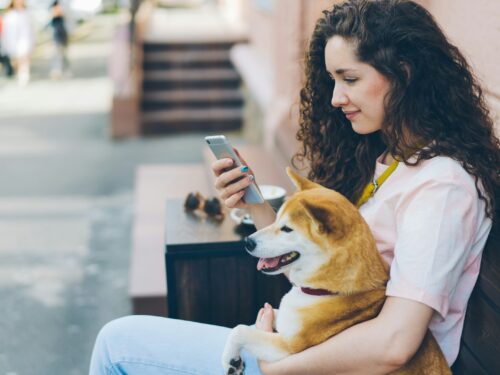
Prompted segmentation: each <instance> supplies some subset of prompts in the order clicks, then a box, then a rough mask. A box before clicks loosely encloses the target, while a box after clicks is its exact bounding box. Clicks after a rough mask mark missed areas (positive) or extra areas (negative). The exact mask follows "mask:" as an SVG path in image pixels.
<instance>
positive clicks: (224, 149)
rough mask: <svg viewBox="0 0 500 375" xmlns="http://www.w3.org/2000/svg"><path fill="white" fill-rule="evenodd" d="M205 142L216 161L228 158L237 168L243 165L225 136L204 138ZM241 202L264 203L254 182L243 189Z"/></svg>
mask: <svg viewBox="0 0 500 375" xmlns="http://www.w3.org/2000/svg"><path fill="white" fill-rule="evenodd" d="M205 141H206V142H207V144H208V147H210V149H211V150H212V152H213V153H214V155H215V157H216V158H217V159H224V158H229V159H233V161H234V164H235V165H236V166H237V167H241V166H242V165H243V163H242V162H241V160H240V158H239V157H238V155H236V152H234V149H233V146H231V144H230V143H229V142H228V141H227V139H226V137H225V136H223V135H212V136H209V137H205ZM243 200H244V201H245V203H248V204H259V203H264V198H262V195H261V194H260V191H259V189H258V188H257V185H256V184H255V182H253V183H252V184H251V185H249V186H248V187H247V188H246V189H245V195H243Z"/></svg>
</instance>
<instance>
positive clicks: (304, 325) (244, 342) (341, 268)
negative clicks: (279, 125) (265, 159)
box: [223, 169, 451, 374]
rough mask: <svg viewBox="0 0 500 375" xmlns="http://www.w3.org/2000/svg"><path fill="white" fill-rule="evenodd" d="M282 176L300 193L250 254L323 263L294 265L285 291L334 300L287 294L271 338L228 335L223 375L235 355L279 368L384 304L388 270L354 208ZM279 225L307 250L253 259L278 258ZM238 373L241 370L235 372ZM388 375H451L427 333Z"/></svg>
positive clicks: (258, 236)
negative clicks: (243, 353) (319, 292)
mask: <svg viewBox="0 0 500 375" xmlns="http://www.w3.org/2000/svg"><path fill="white" fill-rule="evenodd" d="M287 173H288V175H289V176H290V178H291V180H292V181H293V182H294V184H295V185H296V186H297V188H298V189H299V190H298V191H297V192H296V193H295V194H294V195H293V196H292V197H290V198H289V199H288V200H287V201H286V202H285V204H284V205H283V207H282V208H281V209H280V211H279V212H278V216H277V219H276V221H275V223H274V224H272V225H271V226H269V227H267V228H264V229H262V230H260V231H258V232H256V233H255V234H253V235H252V236H250V237H251V238H254V239H255V240H256V243H257V246H256V249H255V253H252V254H253V255H254V256H259V257H260V256H264V257H266V258H267V257H274V256H276V255H282V254H286V253H288V252H290V251H298V252H299V253H300V254H301V257H306V256H308V255H310V256H314V259H320V260H322V261H321V263H318V266H317V267H316V268H311V267H314V259H313V261H311V259H310V258H308V260H307V262H306V261H305V260H304V261H303V263H302V264H301V263H300V261H301V259H300V258H299V259H298V260H297V261H296V262H294V263H292V264H290V265H288V266H286V267H288V269H287V271H286V272H287V276H289V278H290V281H291V282H292V283H296V284H299V282H300V285H298V286H299V287H308V288H314V289H325V290H329V291H331V292H332V293H334V294H335V295H332V296H305V295H302V294H301V293H302V292H300V290H299V289H297V288H293V289H292V291H291V292H290V293H288V294H287V295H285V297H283V300H282V302H281V305H280V309H279V312H278V318H277V325H276V326H277V329H278V331H279V332H278V333H269V332H262V331H258V330H252V331H251V332H250V331H248V330H247V328H248V327H246V328H241V327H242V326H238V327H237V328H235V330H233V332H232V333H231V334H230V337H229V339H228V343H227V344H226V348H225V351H224V355H223V365H224V368H225V370H226V373H227V371H228V368H229V367H228V366H227V363H228V362H229V359H231V358H235V356H237V355H238V353H239V350H240V349H242V348H245V349H247V350H249V351H250V352H251V353H252V354H254V355H256V356H257V357H258V358H261V359H265V360H272V361H275V360H279V359H282V358H284V357H285V356H287V355H289V354H293V353H297V352H300V351H302V350H304V349H307V348H308V347H311V346H313V345H317V344H319V343H321V342H323V341H325V340H327V339H328V338H330V337H332V336H334V335H336V334H338V333H339V332H341V331H343V330H345V329H347V328H349V327H351V326H353V325H355V324H358V323H360V322H363V321H366V320H369V319H372V318H374V317H376V316H377V315H378V314H379V312H380V310H381V309H382V306H383V304H384V301H385V285H386V283H387V280H388V266H387V265H386V264H385V263H384V261H383V260H382V258H381V256H380V254H379V252H378V251H377V248H376V245H375V240H374V238H373V236H372V234H371V232H370V229H369V227H368V225H367V224H366V222H365V221H364V219H363V218H362V216H361V215H360V214H359V212H358V210H357V208H356V207H354V206H353V205H352V204H351V203H350V202H349V201H348V200H347V199H346V198H344V197H343V196H342V195H340V194H339V193H337V192H335V191H333V190H329V189H326V188H324V187H321V186H320V185H318V184H315V183H314V182H311V181H309V180H307V179H305V178H303V177H301V176H299V175H298V174H296V173H295V172H293V171H292V170H291V169H287ZM283 225H286V226H289V227H291V228H293V232H294V233H296V234H295V235H296V236H298V237H294V238H297V239H298V242H300V240H301V239H303V240H304V241H305V243H308V244H309V247H308V248H306V249H302V248H301V249H296V248H294V246H295V245H294V244H291V245H290V246H291V248H290V249H289V250H286V251H283V252H282V253H281V254H269V255H259V254H258V253H259V252H263V253H265V254H267V253H273V252H275V251H278V250H276V249H275V248H279V245H280V244H283V243H285V244H288V242H287V241H288V240H287V238H289V237H286V234H284V233H283V231H282V230H281V228H282V226H283ZM273 241H274V242H273ZM287 246H288V245H287ZM297 246H300V243H299V244H298V245H297ZM318 249H319V250H318ZM315 251H316V252H315ZM311 254H313V255H311ZM314 254H316V255H314ZM318 256H319V258H318ZM311 263H313V264H312V265H311ZM277 272H278V271H277ZM233 370H234V369H233ZM242 373H243V372H242V370H241V371H240V370H238V371H236V372H234V374H242ZM394 373H395V374H451V371H450V369H449V368H448V366H447V363H446V360H445V358H444V356H443V354H442V353H441V350H440V349H439V346H438V345H437V343H436V341H435V339H434V337H433V336H432V334H431V333H430V332H428V333H427V335H426V337H425V339H424V341H423V343H422V345H421V347H420V348H419V350H418V351H417V353H416V354H415V356H414V357H413V359H412V360H411V361H410V362H409V363H407V365H406V366H405V367H403V368H401V369H399V370H397V371H396V372H394Z"/></svg>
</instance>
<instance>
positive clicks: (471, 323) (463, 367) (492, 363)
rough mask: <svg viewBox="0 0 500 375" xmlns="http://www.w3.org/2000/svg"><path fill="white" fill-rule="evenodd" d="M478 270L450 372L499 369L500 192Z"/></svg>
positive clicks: (474, 372) (478, 373)
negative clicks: (457, 352) (458, 351)
mask: <svg viewBox="0 0 500 375" xmlns="http://www.w3.org/2000/svg"><path fill="white" fill-rule="evenodd" d="M496 199H497V207H496V217H495V220H494V222H493V228H492V229H491V233H490V235H489V237H488V242H487V243H486V247H485V248H484V253H483V258H482V262H481V271H480V273H479V278H478V281H477V284H476V286H475V288H474V291H473V292H472V295H471V298H470V300H469V305H468V307H467V314H466V316H465V323H464V330H463V334H462V342H461V345H460V353H459V355H458V358H457V360H456V362H455V364H454V365H453V367H452V370H453V374H455V375H457V374H458V375H462V374H463V375H465V374H477V375H480V374H498V373H500V204H499V203H500V202H499V201H500V194H499V191H497V194H496Z"/></svg>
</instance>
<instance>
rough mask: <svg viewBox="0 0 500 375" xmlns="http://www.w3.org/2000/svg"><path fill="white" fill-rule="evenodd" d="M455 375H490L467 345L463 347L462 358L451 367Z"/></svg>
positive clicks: (461, 350)
mask: <svg viewBox="0 0 500 375" xmlns="http://www.w3.org/2000/svg"><path fill="white" fill-rule="evenodd" d="M451 370H452V371H453V375H471V374H474V375H488V372H486V370H485V369H484V368H483V367H482V366H481V364H480V363H479V362H478V360H477V359H476V358H475V357H474V355H473V354H472V353H471V351H470V350H469V348H468V347H467V345H466V344H463V343H462V345H461V349H460V356H459V357H458V359H457V361H456V362H455V363H454V365H453V366H452V367H451Z"/></svg>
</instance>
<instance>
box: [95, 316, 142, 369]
mask: <svg viewBox="0 0 500 375" xmlns="http://www.w3.org/2000/svg"><path fill="white" fill-rule="evenodd" d="M144 318H145V317H141V316H125V317H122V318H118V319H115V320H112V321H110V322H108V323H106V324H105V325H104V326H103V327H102V328H101V330H100V331H99V333H98V335H97V338H96V341H95V344H94V350H93V353H92V360H91V374H103V373H107V371H108V369H109V368H111V366H112V365H113V363H114V362H115V361H117V360H119V359H120V358H121V357H122V356H123V355H124V354H125V353H124V350H125V351H126V350H127V348H128V347H129V343H130V341H131V340H132V336H133V334H132V331H133V330H134V328H137V327H138V326H140V325H141V320H143V319H144Z"/></svg>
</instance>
